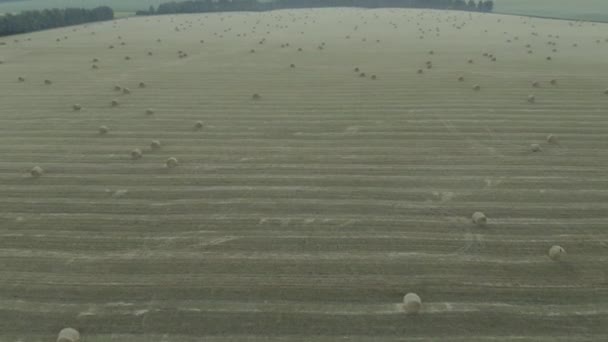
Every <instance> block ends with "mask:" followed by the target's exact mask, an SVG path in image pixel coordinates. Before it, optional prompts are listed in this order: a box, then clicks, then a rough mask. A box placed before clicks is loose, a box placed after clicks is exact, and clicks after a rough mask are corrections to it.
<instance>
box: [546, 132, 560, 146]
mask: <svg viewBox="0 0 608 342" xmlns="http://www.w3.org/2000/svg"><path fill="white" fill-rule="evenodd" d="M547 142H548V143H549V144H557V143H558V139H557V136H555V135H553V134H549V135H547Z"/></svg>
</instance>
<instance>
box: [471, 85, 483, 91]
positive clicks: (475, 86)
mask: <svg viewBox="0 0 608 342" xmlns="http://www.w3.org/2000/svg"><path fill="white" fill-rule="evenodd" d="M473 90H475V91H479V90H481V86H480V85H479V84H476V85H474V86H473Z"/></svg>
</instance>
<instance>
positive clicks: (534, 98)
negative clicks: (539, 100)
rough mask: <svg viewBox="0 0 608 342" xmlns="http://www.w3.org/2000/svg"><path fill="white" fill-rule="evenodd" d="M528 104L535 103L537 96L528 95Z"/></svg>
mask: <svg viewBox="0 0 608 342" xmlns="http://www.w3.org/2000/svg"><path fill="white" fill-rule="evenodd" d="M528 102H529V103H535V102H536V96H534V95H532V94H530V95H528Z"/></svg>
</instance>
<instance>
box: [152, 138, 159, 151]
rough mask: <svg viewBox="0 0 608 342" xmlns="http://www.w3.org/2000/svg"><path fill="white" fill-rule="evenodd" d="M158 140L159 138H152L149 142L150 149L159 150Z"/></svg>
mask: <svg viewBox="0 0 608 342" xmlns="http://www.w3.org/2000/svg"><path fill="white" fill-rule="evenodd" d="M160 146H161V145H160V141H159V140H152V142H151V143H150V148H151V149H152V150H155V151H156V150H160Z"/></svg>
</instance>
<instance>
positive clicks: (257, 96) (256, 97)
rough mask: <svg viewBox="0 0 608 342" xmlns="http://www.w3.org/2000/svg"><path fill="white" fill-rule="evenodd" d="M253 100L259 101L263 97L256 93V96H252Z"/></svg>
mask: <svg viewBox="0 0 608 342" xmlns="http://www.w3.org/2000/svg"><path fill="white" fill-rule="evenodd" d="M251 98H252V99H254V100H259V99H261V98H262V96H260V94H258V93H255V94H253V95H251Z"/></svg>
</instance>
